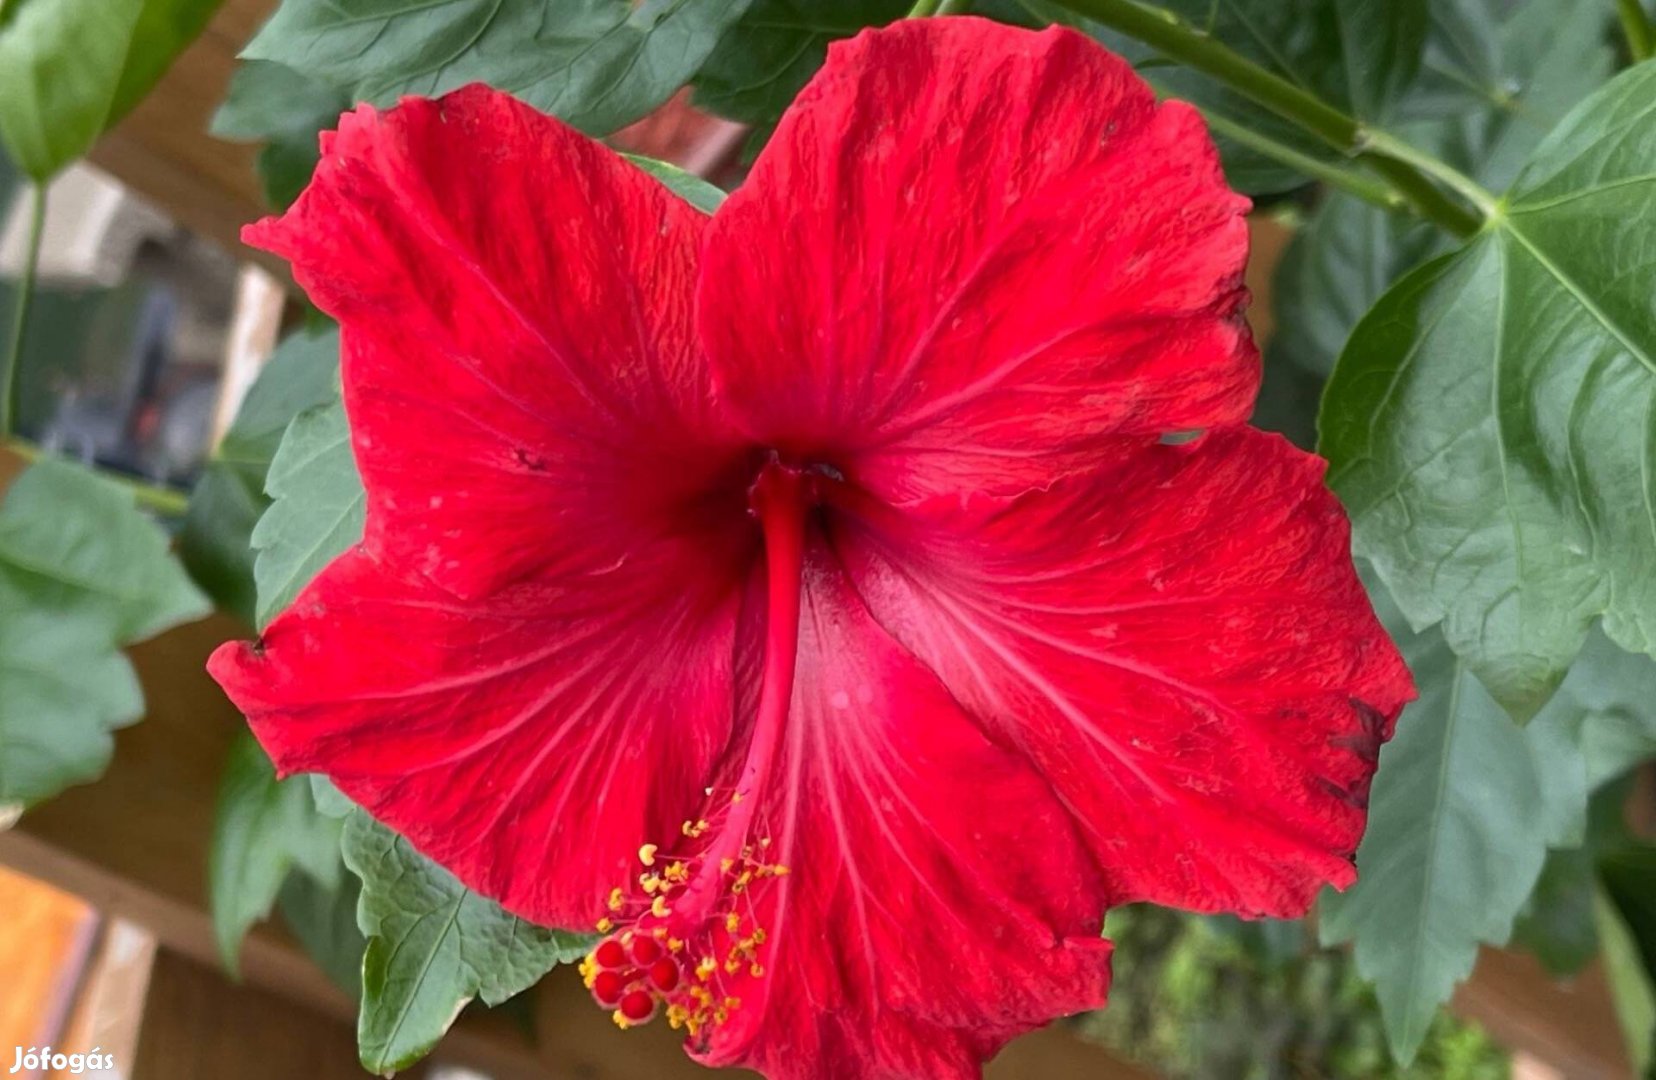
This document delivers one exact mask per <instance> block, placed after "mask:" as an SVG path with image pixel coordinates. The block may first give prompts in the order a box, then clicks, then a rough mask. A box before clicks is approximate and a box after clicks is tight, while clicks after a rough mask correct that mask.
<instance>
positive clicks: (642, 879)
mask: <svg viewBox="0 0 1656 1080" xmlns="http://www.w3.org/2000/svg"><path fill="white" fill-rule="evenodd" d="M638 884H639V885H640V886H642V887H643V889H644V895H645V896H654V895H655V894H656V892H657V891H658V890H659V889H660V888H661V878H660V877H658V876H657V875H655V874H639V875H638Z"/></svg>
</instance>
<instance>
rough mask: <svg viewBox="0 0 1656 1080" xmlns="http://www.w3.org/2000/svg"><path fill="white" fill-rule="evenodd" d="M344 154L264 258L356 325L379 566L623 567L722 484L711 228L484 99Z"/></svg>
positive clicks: (583, 143)
mask: <svg viewBox="0 0 1656 1080" xmlns="http://www.w3.org/2000/svg"><path fill="white" fill-rule="evenodd" d="M323 149H324V153H323V157H322V162H321V164H320V165H318V167H317V170H316V175H315V178H314V179H313V180H312V182H311V185H310V187H309V188H307V189H306V191H305V193H304V194H303V195H302V196H301V197H300V199H299V200H298V202H297V203H296V204H295V205H294V206H293V208H292V209H291V210H290V211H289V212H288V213H287V215H286V216H284V217H281V218H272V219H267V220H266V221H263V222H261V223H259V224H257V225H254V226H252V227H250V228H249V229H248V230H247V232H246V239H247V241H248V243H250V244H253V245H255V246H258V247H263V248H265V249H267V250H269V251H272V252H275V253H276V254H278V255H281V256H283V257H284V258H287V259H288V260H290V261H291V262H292V263H293V272H294V277H295V278H296V279H297V280H298V281H299V283H300V284H301V285H303V286H304V287H305V289H306V291H307V292H308V293H309V294H310V296H311V298H312V299H313V300H315V301H316V303H317V305H318V306H319V307H321V308H322V309H323V310H324V311H326V312H328V313H329V314H330V315H333V316H334V317H335V318H337V319H338V320H339V321H340V324H341V325H342V326H343V328H344V347H343V353H344V370H343V379H344V388H345V403H346V407H347V410H348V412H349V414H350V418H351V430H352V444H353V447H354V449H355V452H356V456H357V461H358V464H359V466H360V468H361V471H362V477H363V482H364V484H365V486H366V488H367V491H368V523H367V533H366V543H367V544H368V546H369V547H370V549H372V550H374V551H375V552H378V553H380V554H381V555H383V556H385V557H386V558H387V559H388V560H390V561H391V562H392V563H394V564H396V565H399V566H403V567H406V568H408V569H410V570H413V571H417V572H420V573H423V574H425V575H427V576H429V577H430V578H431V579H432V580H434V581H436V582H438V583H439V584H442V585H444V586H445V587H447V588H449V589H450V590H451V591H453V592H455V593H457V594H459V595H464V596H472V595H478V594H481V593H484V592H487V591H488V590H490V589H492V588H495V587H497V586H499V585H501V584H504V583H506V582H509V581H512V580H514V579H516V578H519V577H522V576H524V575H528V574H533V573H537V572H541V573H548V574H568V573H589V572H593V571H594V570H596V569H602V568H604V567H607V566H610V565H613V564H614V563H615V562H616V561H617V560H619V559H623V558H625V557H627V548H626V546H625V544H626V543H627V542H630V538H632V537H635V536H640V535H645V536H647V535H653V534H657V533H660V532H662V531H664V530H669V529H672V528H676V527H678V525H677V524H676V519H677V518H679V517H682V516H683V515H682V513H681V510H682V506H683V504H684V503H685V502H686V500H690V499H693V498H696V497H699V496H700V495H701V493H704V492H706V491H708V490H711V489H714V488H718V487H720V485H718V484H717V483H714V482H713V480H712V478H714V477H717V476H720V475H722V473H723V471H724V470H727V469H729V468H730V467H731V458H732V451H731V450H730V449H729V447H728V444H727V443H725V442H724V441H723V440H722V439H721V437H720V436H719V435H718V432H717V424H716V423H715V421H714V420H713V419H711V415H710V405H709V397H708V386H709V376H708V372H707V369H706V364H705V362H704V360H703V359H702V357H701V355H700V353H699V351H698V347H697V345H696V343H695V341H694V334H693V332H692V323H691V310H690V308H691V296H692V290H693V286H694V281H695V275H696V251H697V247H698V244H699V242H700V238H701V235H702V230H703V227H704V226H705V223H706V218H705V217H704V216H703V215H702V214H701V213H700V212H699V211H697V210H695V209H693V208H691V207H690V206H689V205H688V204H686V203H684V202H682V201H681V200H679V199H678V198H677V197H676V196H673V195H672V194H670V193H669V192H668V191H667V190H666V189H665V188H664V187H662V186H661V185H660V184H659V183H657V182H656V181H655V180H654V179H652V178H650V177H648V176H646V175H645V174H644V173H643V172H641V171H639V170H638V169H637V168H635V167H634V166H633V165H631V164H630V163H628V162H626V161H625V160H624V159H622V158H621V157H619V156H618V155H616V154H614V153H613V152H611V151H610V150H608V149H606V148H605V147H603V146H602V145H601V144H598V143H595V142H593V141H591V140H589V139H587V138H585V137H583V136H581V135H580V134H579V133H577V132H575V131H573V130H572V129H570V128H568V127H566V126H564V125H563V124H561V123H559V122H558V121H556V120H554V119H552V118H550V117H547V116H544V115H542V114H541V113H538V112H536V111H535V110H533V109H531V108H530V107H529V106H527V105H524V104H523V103H522V102H519V101H516V100H515V99H513V98H511V97H509V96H507V95H505V94H501V93H498V92H496V91H493V90H490V89H488V88H486V87H483V86H471V87H467V88H465V89H462V90H458V91H456V92H454V93H452V94H449V95H448V96H446V97H443V98H441V99H438V100H425V99H416V98H411V99H407V100H405V101H403V103H402V104H401V105H398V106H397V107H396V108H394V109H391V110H389V111H386V112H380V111H377V110H375V109H373V108H371V107H368V106H362V107H360V108H359V109H358V110H357V111H355V112H353V113H347V114H346V115H345V116H343V117H342V118H341V119H340V126H339V131H338V132H337V133H329V134H327V135H325V136H324V138H323ZM741 494H742V488H741V485H736V486H735V488H734V495H735V498H736V499H737V500H738V501H736V502H735V503H734V510H733V516H739V515H740V512H741V503H740V501H739V500H740V496H741Z"/></svg>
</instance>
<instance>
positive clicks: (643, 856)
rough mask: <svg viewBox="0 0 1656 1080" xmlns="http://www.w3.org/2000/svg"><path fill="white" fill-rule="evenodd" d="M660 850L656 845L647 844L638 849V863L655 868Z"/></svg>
mask: <svg viewBox="0 0 1656 1080" xmlns="http://www.w3.org/2000/svg"><path fill="white" fill-rule="evenodd" d="M658 850H660V849H659V848H657V847H656V846H655V845H654V844H645V845H644V846H643V847H641V848H639V849H638V861H639V862H641V863H643V864H644V865H645V866H654V865H655V857H656V852H657V851H658Z"/></svg>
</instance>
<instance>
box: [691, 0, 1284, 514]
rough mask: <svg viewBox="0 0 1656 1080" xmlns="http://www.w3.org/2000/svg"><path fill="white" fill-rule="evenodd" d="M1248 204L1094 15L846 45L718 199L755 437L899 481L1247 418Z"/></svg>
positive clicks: (1197, 133)
mask: <svg viewBox="0 0 1656 1080" xmlns="http://www.w3.org/2000/svg"><path fill="white" fill-rule="evenodd" d="M1247 207H1248V202H1247V200H1246V199H1244V198H1242V197H1241V196H1238V195H1235V194H1233V193H1232V192H1231V191H1229V190H1228V189H1227V188H1226V187H1225V184H1224V180H1223V177H1222V175H1221V173H1220V169H1219V163H1218V157H1217V155H1216V154H1215V152H1214V149H1213V146H1212V143H1211V141H1210V140H1209V138H1208V136H1207V133H1206V131H1205V129H1204V127H1203V125H1202V122H1201V119H1200V117H1199V116H1198V115H1197V114H1196V112H1195V111H1194V110H1193V109H1191V108H1189V107H1188V106H1186V105H1183V104H1180V103H1177V102H1169V103H1166V104H1163V105H1161V106H1159V107H1158V106H1157V105H1156V102H1155V99H1154V96H1153V94H1152V93H1151V91H1150V89H1149V87H1148V86H1147V85H1145V83H1144V82H1143V81H1142V80H1141V79H1139V77H1138V76H1137V75H1136V74H1135V73H1134V72H1133V71H1132V69H1131V67H1129V66H1128V64H1127V63H1126V62H1125V61H1123V60H1121V59H1120V58H1119V57H1116V56H1114V55H1112V54H1110V53H1108V52H1106V51H1105V50H1104V49H1103V48H1101V47H1100V46H1098V45H1097V44H1096V43H1094V42H1092V41H1091V40H1090V39H1088V38H1086V37H1084V36H1083V35H1081V34H1079V33H1076V32H1075V31H1072V30H1068V29H1062V28H1053V29H1050V30H1047V31H1045V32H1043V33H1039V34H1037V33H1031V32H1027V31H1021V30H1014V29H1009V28H1007V27H1004V26H999V25H997V24H994V23H990V22H987V21H984V20H980V19H971V18H955V19H926V20H910V21H906V22H902V23H898V24H895V25H893V26H891V27H889V28H887V29H884V30H877V31H870V32H865V33H863V34H862V35H860V36H858V37H857V38H856V39H854V40H853V41H851V42H848V43H842V44H837V45H834V46H833V47H832V48H831V49H830V52H829V59H828V63H827V65H826V66H825V67H824V68H823V70H822V72H821V73H820V74H819V75H818V76H817V77H816V78H815V79H814V80H813V81H812V82H811V84H810V85H809V86H808V87H807V88H806V89H805V91H804V92H803V93H802V94H801V95H800V97H799V99H798V100H797V101H796V102H795V103H794V105H793V106H792V108H791V109H790V110H789V111H788V113H787V115H786V116H785V117H784V118H783V120H782V123H781V125H780V127H779V128H778V129H777V133H776V136H775V137H774V138H773V139H772V140H771V142H770V144H769V146H768V147H767V148H766V150H765V151H764V152H763V153H762V154H761V155H760V157H759V160H758V162H757V163H756V164H755V166H754V169H753V172H752V175H751V176H750V177H749V179H748V181H747V183H746V184H744V185H743V186H742V187H741V188H740V189H739V190H738V191H737V192H736V193H735V194H733V195H732V196H731V197H730V198H729V199H728V200H727V201H726V202H725V204H724V205H723V206H722V207H721V208H720V209H719V211H718V212H717V214H716V215H715V217H714V221H713V225H712V227H711V229H710V231H709V234H708V238H707V247H706V250H705V253H704V256H703V273H702V279H701V291H700V295H699V301H698V319H699V325H700V328H701V333H702V337H703V340H704V342H705V344H706V347H707V349H708V351H709V354H710V356H711V358H712V362H713V365H714V370H715V380H716V383H717V385H718V387H719V390H720V392H721V393H722V394H723V396H724V397H725V398H727V399H728V401H729V402H730V404H731V406H732V408H733V409H734V410H735V411H736V413H737V414H739V416H740V419H741V422H742V423H743V424H744V425H745V427H746V428H747V430H748V431H749V432H750V433H751V434H752V435H753V436H754V437H755V438H757V439H758V440H759V441H761V442H763V443H765V444H767V445H771V446H776V447H778V448H781V449H784V450H786V451H789V452H792V453H795V454H797V455H799V456H800V457H802V458H804V459H807V460H809V459H813V458H816V459H821V460H826V461H828V462H830V463H832V464H834V465H836V466H838V467H839V468H841V470H842V471H844V472H846V473H848V474H850V475H851V476H852V478H853V479H855V480H856V481H857V482H858V483H859V484H861V485H862V486H863V487H864V488H866V489H868V490H870V491H872V492H875V493H876V494H878V495H880V496H882V497H884V498H886V499H888V500H894V501H907V500H910V499H914V498H917V497H922V496H926V495H933V494H938V493H943V492H948V491H954V490H960V489H963V488H972V489H976V490H988V491H1004V492H1011V491H1017V490H1024V489H1027V488H1030V487H1036V486H1045V485H1047V484H1049V483H1050V482H1051V481H1052V480H1053V479H1054V478H1056V477H1057V476H1060V475H1063V474H1064V473H1066V472H1070V471H1074V470H1075V469H1077V468H1079V467H1081V466H1082V465H1084V464H1085V463H1086V462H1087V461H1088V460H1089V458H1090V457H1091V456H1092V455H1093V454H1094V453H1096V451H1097V449H1098V447H1099V446H1100V445H1101V444H1104V443H1108V442H1110V441H1111V440H1121V439H1128V440H1131V441H1132V442H1134V443H1135V444H1143V443H1146V442H1148V441H1153V440H1154V439H1155V438H1157V437H1158V436H1160V435H1162V434H1163V433H1166V432H1169V431H1180V430H1189V429H1195V428H1204V427H1209V426H1214V425H1218V424H1223V423H1227V422H1236V421H1240V420H1242V419H1244V418H1245V417H1246V416H1247V414H1248V412H1249V410H1250V408H1251V405H1252V401H1253V396H1254V393H1255V390H1256V389H1257V384H1258V355H1257V351H1256V350H1255V348H1254V346H1253V343H1252V341H1251V339H1250V338H1249V336H1248V332H1247V329H1246V327H1245V325H1244V324H1243V322H1242V319H1241V315H1240V308H1241V306H1242V304H1243V302H1244V300H1245V292H1244V290H1243V289H1242V286H1241V281H1242V268H1243V264H1244V262H1245V261H1246V258H1247V249H1248V239H1247V229H1246V226H1245V224H1244V221H1243V219H1242V215H1243V213H1244V212H1245V211H1246V209H1247Z"/></svg>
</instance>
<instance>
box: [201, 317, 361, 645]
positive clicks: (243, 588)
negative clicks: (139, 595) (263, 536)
mask: <svg viewBox="0 0 1656 1080" xmlns="http://www.w3.org/2000/svg"><path fill="white" fill-rule="evenodd" d="M338 370H339V333H338V331H336V330H334V331H326V332H322V333H315V334H312V333H305V332H300V333H296V334H293V335H291V336H289V337H288V338H287V339H286V340H284V341H283V342H282V343H281V345H279V346H277V348H276V351H275V352H274V353H273V354H272V355H271V357H270V360H269V361H268V362H267V363H266V364H265V366H264V369H263V370H262V371H260V372H259V377H258V378H257V379H256V380H254V382H253V385H252V386H251V387H250V388H249V389H248V391H247V397H246V398H245V399H244V400H243V401H242V405H241V409H240V410H239V411H238V412H237V413H236V419H235V421H234V422H233V423H232V424H231V425H230V430H229V431H227V432H225V435H224V440H223V442H221V443H220V444H219V448H218V450H217V451H216V452H215V453H214V454H213V457H212V459H211V460H210V461H209V462H208V463H207V467H206V469H205V470H204V471H203V472H202V475H201V479H200V480H198V481H197V482H196V486H195V490H194V491H193V492H191V493H190V509H189V513H188V514H187V515H186V516H185V518H184V531H183V533H182V534H181V536H180V537H179V554H180V555H181V556H182V557H183V559H184V566H185V568H186V569H188V570H189V571H190V576H191V577H193V578H195V580H196V583H197V584H199V585H200V586H201V587H202V588H203V589H205V590H206V591H207V593H208V595H210V596H211V597H212V598H213V601H214V603H216V604H217V605H218V606H219V607H220V608H222V609H224V610H225V611H229V612H232V613H233V614H236V615H239V616H241V617H242V618H243V619H245V620H246V621H247V622H248V623H252V622H253V621H254V610H255V603H256V590H255V586H254V582H253V547H252V537H253V528H254V526H255V525H256V524H257V522H258V520H259V516H260V515H261V514H263V513H264V512H265V510H266V509H267V508H268V507H269V505H270V500H269V499H267V498H266V497H265V493H264V486H265V474H266V473H267V472H269V471H270V461H271V458H273V457H274V456H275V454H276V448H277V447H278V446H279V445H280V444H281V441H282V434H283V432H284V431H286V429H287V426H288V424H289V423H290V422H291V421H292V420H293V418H294V417H295V416H297V415H298V414H299V413H301V412H303V411H304V410H306V409H308V408H311V407H313V406H316V405H321V404H324V403H326V402H329V401H332V400H334V399H335V398H336V397H337V396H338V390H337V386H336V384H337V379H338V376H337V372H338Z"/></svg>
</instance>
